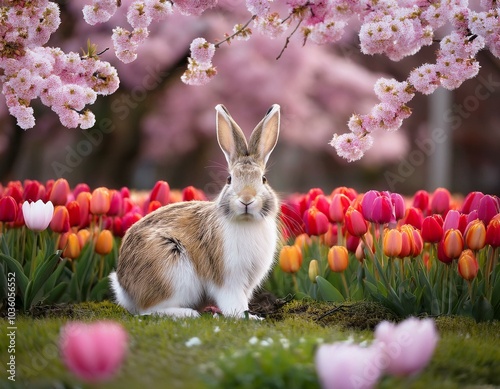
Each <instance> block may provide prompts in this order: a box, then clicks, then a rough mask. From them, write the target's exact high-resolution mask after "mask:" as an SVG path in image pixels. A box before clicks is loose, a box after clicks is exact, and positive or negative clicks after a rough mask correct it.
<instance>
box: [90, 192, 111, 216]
mask: <svg viewBox="0 0 500 389" xmlns="http://www.w3.org/2000/svg"><path fill="white" fill-rule="evenodd" d="M110 207H111V198H110V196H109V190H108V189H107V188H103V187H101V188H97V189H95V190H94V191H93V192H92V197H91V198H90V212H91V213H92V214H93V215H104V214H106V213H107V212H108V211H109V208H110Z"/></svg>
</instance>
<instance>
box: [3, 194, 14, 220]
mask: <svg viewBox="0 0 500 389" xmlns="http://www.w3.org/2000/svg"><path fill="white" fill-rule="evenodd" d="M17 207H18V206H17V203H16V200H15V199H14V197H12V196H5V197H2V198H0V222H3V223H9V222H14V221H16V219H17Z"/></svg>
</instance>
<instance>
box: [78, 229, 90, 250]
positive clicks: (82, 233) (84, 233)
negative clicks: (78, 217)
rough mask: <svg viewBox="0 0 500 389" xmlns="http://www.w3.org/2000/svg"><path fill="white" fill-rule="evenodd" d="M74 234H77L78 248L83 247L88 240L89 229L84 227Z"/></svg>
mask: <svg viewBox="0 0 500 389" xmlns="http://www.w3.org/2000/svg"><path fill="white" fill-rule="evenodd" d="M76 236H78V241H79V242H80V249H83V246H85V245H86V244H87V242H88V241H89V238H90V231H89V230H86V229H83V230H79V231H78V232H77V233H76Z"/></svg>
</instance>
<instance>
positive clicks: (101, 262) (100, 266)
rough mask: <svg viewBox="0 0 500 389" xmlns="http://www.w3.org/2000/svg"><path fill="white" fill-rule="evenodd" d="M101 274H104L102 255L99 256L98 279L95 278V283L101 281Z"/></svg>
mask: <svg viewBox="0 0 500 389" xmlns="http://www.w3.org/2000/svg"><path fill="white" fill-rule="evenodd" d="M103 273H104V255H101V258H100V262H99V277H98V278H97V281H99V280H101V279H102V274H103Z"/></svg>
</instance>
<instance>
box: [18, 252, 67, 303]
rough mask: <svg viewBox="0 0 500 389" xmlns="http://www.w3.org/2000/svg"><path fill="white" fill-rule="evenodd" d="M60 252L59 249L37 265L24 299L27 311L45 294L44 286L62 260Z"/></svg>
mask: <svg viewBox="0 0 500 389" xmlns="http://www.w3.org/2000/svg"><path fill="white" fill-rule="evenodd" d="M60 254H61V252H60V251H57V252H56V253H54V254H52V255H51V256H50V257H48V258H47V259H46V260H45V261H43V263H42V264H40V265H38V266H37V267H36V270H35V272H34V273H35V274H34V275H33V279H32V280H30V282H29V283H28V287H27V290H26V298H25V299H24V310H25V311H26V310H28V309H29V308H31V307H32V306H33V305H36V304H37V303H38V302H40V299H41V297H42V295H43V288H44V286H45V284H46V283H47V281H48V279H49V277H50V276H51V275H52V273H53V272H54V270H55V268H56V266H57V263H58V262H59V261H60V257H59V256H60Z"/></svg>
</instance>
